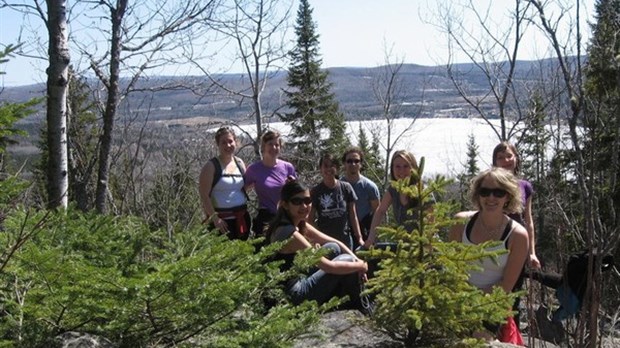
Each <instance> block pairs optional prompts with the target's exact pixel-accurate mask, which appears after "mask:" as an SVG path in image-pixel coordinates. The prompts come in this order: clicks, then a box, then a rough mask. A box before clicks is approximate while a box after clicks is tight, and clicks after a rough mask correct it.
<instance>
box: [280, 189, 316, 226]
mask: <svg viewBox="0 0 620 348" xmlns="http://www.w3.org/2000/svg"><path fill="white" fill-rule="evenodd" d="M282 206H283V208H284V209H286V211H287V212H288V215H289V217H290V218H291V220H293V222H297V221H301V220H305V219H306V217H307V216H308V213H309V212H310V208H311V207H312V199H311V198H310V191H309V190H304V191H302V192H300V193H298V194H296V195H294V196H293V197H291V198H290V199H289V200H288V201H284V202H282Z"/></svg>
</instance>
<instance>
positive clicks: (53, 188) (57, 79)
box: [0, 0, 71, 208]
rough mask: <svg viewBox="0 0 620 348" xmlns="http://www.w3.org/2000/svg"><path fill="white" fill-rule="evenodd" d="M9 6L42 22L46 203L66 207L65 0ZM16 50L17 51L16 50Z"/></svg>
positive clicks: (3, 4) (67, 56) (39, 0)
mask: <svg viewBox="0 0 620 348" xmlns="http://www.w3.org/2000/svg"><path fill="white" fill-rule="evenodd" d="M0 7H8V8H11V9H13V10H15V11H18V12H20V13H23V14H24V15H34V16H36V17H38V18H40V19H41V20H43V22H44V23H45V27H46V29H47V33H48V41H47V57H46V58H47V60H48V63H49V65H48V68H47V71H46V72H47V95H46V96H47V109H46V120H47V132H46V133H47V140H46V141H47V144H48V151H49V156H48V161H47V168H46V177H47V185H46V188H47V195H48V197H47V204H48V206H49V207H50V208H57V207H61V208H66V207H67V204H68V189H69V167H68V155H67V153H68V151H67V112H68V111H67V108H68V107H67V105H68V104H67V95H68V89H69V63H70V60H71V59H70V58H71V56H70V54H69V40H68V26H67V11H68V9H67V2H66V1H62V0H46V1H42V0H34V1H32V2H24V1H6V0H3V1H2V2H1V3H0ZM18 54H19V53H18Z"/></svg>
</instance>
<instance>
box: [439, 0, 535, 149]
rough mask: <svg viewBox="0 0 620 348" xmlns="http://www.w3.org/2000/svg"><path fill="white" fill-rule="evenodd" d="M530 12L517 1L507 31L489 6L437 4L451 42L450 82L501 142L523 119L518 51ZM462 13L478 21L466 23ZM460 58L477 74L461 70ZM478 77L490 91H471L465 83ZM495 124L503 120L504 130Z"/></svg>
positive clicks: (449, 59) (502, 126)
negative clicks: (458, 62) (519, 87)
mask: <svg viewBox="0 0 620 348" xmlns="http://www.w3.org/2000/svg"><path fill="white" fill-rule="evenodd" d="M528 7H529V4H528V3H527V2H525V3H524V2H523V1H520V0H514V1H513V7H512V12H511V13H510V21H508V22H507V23H508V27H506V26H505V25H500V24H499V23H500V22H499V21H498V20H499V19H498V18H493V17H492V15H491V4H490V3H489V4H488V6H487V7H486V8H480V7H479V5H475V4H474V1H473V0H467V1H465V2H464V3H459V2H456V3H455V2H450V3H449V4H446V3H444V2H438V3H437V13H436V14H437V18H436V21H437V22H436V23H433V24H435V25H436V26H437V27H438V28H439V29H440V30H441V31H443V32H444V33H445V34H446V35H447V37H448V50H449V53H448V62H447V64H446V68H447V73H448V77H449V78H450V80H451V81H452V83H453V85H454V87H455V88H456V90H457V92H458V94H459V95H460V96H461V98H462V99H463V100H464V101H465V103H466V104H467V105H469V106H470V107H472V108H473V109H474V110H475V112H476V113H477V114H478V115H479V116H480V117H481V118H483V119H484V120H485V121H486V122H487V123H488V124H489V126H491V128H492V129H493V130H494V131H495V134H497V137H498V139H499V140H507V139H509V138H511V137H512V135H513V134H514V133H515V132H516V131H517V128H516V127H517V125H518V123H519V122H520V121H521V120H522V119H523V117H524V111H523V110H522V106H521V105H520V100H519V98H518V93H517V91H516V86H515V76H516V73H517V58H518V53H519V46H520V44H521V41H522V39H523V35H524V33H525V30H526V29H527V26H528V23H529V22H528V16H529V11H528ZM463 12H467V13H468V14H469V15H471V17H472V18H474V20H473V23H469V22H467V21H465V19H464V18H465V17H464V16H463ZM460 55H464V56H465V57H466V58H467V59H468V60H469V61H470V62H471V63H472V64H473V66H474V68H475V71H469V70H468V71H463V70H462V66H461V65H459V64H457V63H456V62H455V58H456V57H458V56H460ZM473 73H479V74H481V76H482V78H483V79H484V81H485V83H486V84H487V87H488V89H485V90H480V91H476V90H471V89H470V86H469V85H468V84H467V83H466V80H465V79H464V78H463V77H464V76H465V75H471V74H473ZM495 110H497V113H498V114H497V115H495V114H494V113H495ZM494 118H499V122H500V125H499V128H498V127H497V126H496V125H495V124H494V123H493V122H492V119H494ZM507 121H512V126H510V127H509V125H508V123H507Z"/></svg>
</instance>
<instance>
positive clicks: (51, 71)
mask: <svg viewBox="0 0 620 348" xmlns="http://www.w3.org/2000/svg"><path fill="white" fill-rule="evenodd" d="M46 3H47V13H48V20H47V31H48V34H49V47H48V54H49V67H48V68H47V144H48V151H49V158H48V163H47V192H48V206H49V207H50V208H56V207H62V208H66V207H67V203H68V198H67V197H68V188H69V179H68V157H67V94H68V88H69V62H70V55H69V44H68V38H67V16H66V14H67V10H66V7H65V5H66V1H64V0H47V1H46Z"/></svg>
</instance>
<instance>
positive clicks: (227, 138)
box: [217, 133, 237, 155]
mask: <svg viewBox="0 0 620 348" xmlns="http://www.w3.org/2000/svg"><path fill="white" fill-rule="evenodd" d="M217 148H218V150H219V151H220V154H222V155H233V154H234V153H235V149H236V148H237V141H236V140H235V136H234V134H232V133H225V134H222V135H220V137H219V138H218V141H217Z"/></svg>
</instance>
